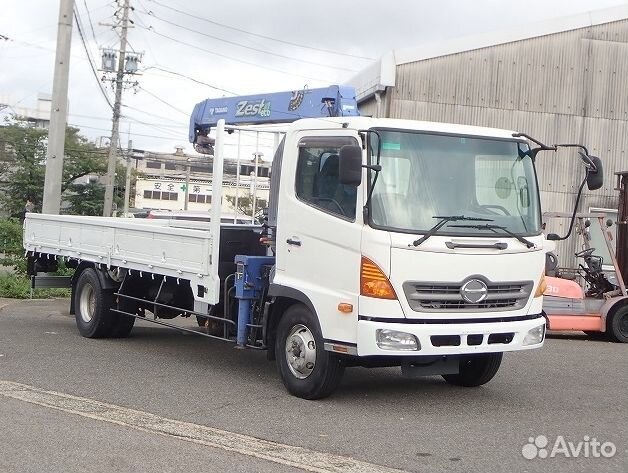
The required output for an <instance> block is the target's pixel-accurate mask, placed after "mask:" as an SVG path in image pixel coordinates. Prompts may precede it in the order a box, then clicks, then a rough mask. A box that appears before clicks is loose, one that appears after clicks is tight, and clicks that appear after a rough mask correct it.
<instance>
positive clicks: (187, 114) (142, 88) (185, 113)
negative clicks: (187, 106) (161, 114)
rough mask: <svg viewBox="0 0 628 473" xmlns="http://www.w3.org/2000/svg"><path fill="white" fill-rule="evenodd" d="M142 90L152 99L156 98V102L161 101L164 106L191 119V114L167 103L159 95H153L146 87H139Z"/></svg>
mask: <svg viewBox="0 0 628 473" xmlns="http://www.w3.org/2000/svg"><path fill="white" fill-rule="evenodd" d="M139 88H140V90H143V91H144V92H146V93H147V94H148V95H150V96H151V97H153V98H155V99H156V100H159V101H160V102H161V103H163V104H164V105H167V106H168V107H170V108H171V109H173V110H175V111H177V112H179V113H181V114H183V115H185V116H186V117H189V116H190V114H189V113H188V112H184V111H183V110H181V109H180V108H177V107H175V106H174V105H172V104H171V103H168V102H166V101H165V100H164V99H162V98H161V97H159V96H158V95H156V94H154V93H152V92H151V91H150V90H146V89H145V88H144V87H141V86H140V87H139Z"/></svg>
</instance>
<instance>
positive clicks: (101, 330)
mask: <svg viewBox="0 0 628 473" xmlns="http://www.w3.org/2000/svg"><path fill="white" fill-rule="evenodd" d="M112 304H113V291H111V290H103V288H102V286H101V284H100V279H99V278H98V274H96V270H94V269H93V268H88V269H86V270H84V271H83V272H82V273H81V275H80V276H79V278H78V281H77V282H76V287H75V292H74V307H75V318H76V326H77V327H78V330H79V332H80V334H81V335H82V336H84V337H87V338H102V337H107V336H109V335H111V328H112V326H113V324H114V322H115V316H114V313H113V312H111V311H110V309H111V306H112Z"/></svg>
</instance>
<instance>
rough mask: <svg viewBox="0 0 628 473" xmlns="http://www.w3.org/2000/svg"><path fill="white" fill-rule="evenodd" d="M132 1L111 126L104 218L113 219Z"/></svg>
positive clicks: (122, 40) (125, 22) (126, 7)
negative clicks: (114, 186) (114, 185)
mask: <svg viewBox="0 0 628 473" xmlns="http://www.w3.org/2000/svg"><path fill="white" fill-rule="evenodd" d="M129 3H130V0H124V6H123V7H122V24H121V30H122V31H121V34H120V56H119V57H118V72H117V74H116V99H115V102H114V104H113V121H112V126H111V143H110V145H109V146H110V148H109V162H108V165H107V179H106V181H105V205H104V207H103V216H104V217H111V211H112V207H113V184H114V180H115V173H116V158H117V154H118V143H119V129H120V107H121V103H122V90H123V88H124V72H125V58H126V46H127V39H126V37H127V33H128V29H129V9H130V5H129Z"/></svg>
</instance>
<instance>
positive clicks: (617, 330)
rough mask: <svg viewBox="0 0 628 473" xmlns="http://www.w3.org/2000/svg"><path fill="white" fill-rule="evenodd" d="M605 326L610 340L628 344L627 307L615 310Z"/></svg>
mask: <svg viewBox="0 0 628 473" xmlns="http://www.w3.org/2000/svg"><path fill="white" fill-rule="evenodd" d="M606 324H607V325H606V327H607V329H606V333H607V334H608V336H609V337H610V338H611V340H613V341H614V342H619V343H628V305H625V306H623V307H620V308H619V309H617V310H616V311H615V313H614V314H613V315H611V316H610V318H609V320H608V321H607V322H606Z"/></svg>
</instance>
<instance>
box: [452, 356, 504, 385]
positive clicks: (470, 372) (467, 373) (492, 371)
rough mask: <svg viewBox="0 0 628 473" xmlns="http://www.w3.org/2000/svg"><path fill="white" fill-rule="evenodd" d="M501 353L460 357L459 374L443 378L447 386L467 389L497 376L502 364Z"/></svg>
mask: <svg viewBox="0 0 628 473" xmlns="http://www.w3.org/2000/svg"><path fill="white" fill-rule="evenodd" d="M502 358H503V353H482V354H479V355H466V356H461V357H460V372H459V373H458V374H445V375H443V378H444V379H445V381H447V382H448V383H449V384H453V385H456V386H464V387H468V388H472V387H477V386H482V385H483V384H486V383H488V382H489V381H490V380H491V379H493V377H494V376H495V375H496V374H497V371H498V370H499V366H500V365H501V364H502Z"/></svg>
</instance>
